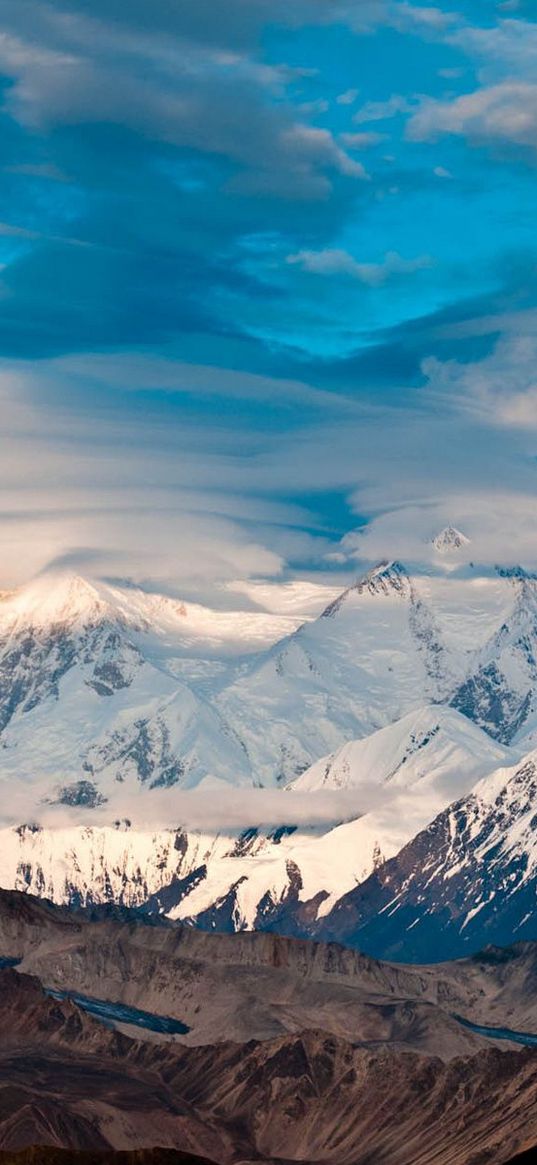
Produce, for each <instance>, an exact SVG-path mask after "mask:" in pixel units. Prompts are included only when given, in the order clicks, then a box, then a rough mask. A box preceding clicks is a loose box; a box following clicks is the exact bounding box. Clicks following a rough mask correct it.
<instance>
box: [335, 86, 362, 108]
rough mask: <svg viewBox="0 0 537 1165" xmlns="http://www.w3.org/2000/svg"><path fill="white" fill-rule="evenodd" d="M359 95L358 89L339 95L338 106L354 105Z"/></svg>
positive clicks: (348, 90)
mask: <svg viewBox="0 0 537 1165" xmlns="http://www.w3.org/2000/svg"><path fill="white" fill-rule="evenodd" d="M358 93H359V90H358V89H346V90H345V92H344V93H338V96H337V97H336V101H337V103H338V105H354V102H355V101H356V98H357V96H358Z"/></svg>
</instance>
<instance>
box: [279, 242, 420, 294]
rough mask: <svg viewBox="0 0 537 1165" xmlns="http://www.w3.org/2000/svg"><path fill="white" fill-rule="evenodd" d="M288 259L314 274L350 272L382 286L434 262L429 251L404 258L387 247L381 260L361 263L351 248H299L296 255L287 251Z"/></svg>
mask: <svg viewBox="0 0 537 1165" xmlns="http://www.w3.org/2000/svg"><path fill="white" fill-rule="evenodd" d="M286 261H287V263H290V264H295V265H296V266H299V267H301V268H302V270H303V271H309V272H311V273H312V274H314V275H348V276H350V277H351V278H352V279H357V280H358V282H359V283H365V284H367V286H369V287H381V286H382V284H384V283H386V282H387V281H388V280H389V279H391V278H392V277H393V276H397V275H413V274H414V273H415V272H416V271H423V270H424V269H426V268H428V267H431V265H432V259H431V258H430V256H428V255H419V256H418V257H417V258H415V259H403V257H402V256H401V255H399V254H398V253H397V251H388V253H387V254H386V255H385V257H384V260H383V262H382V263H360V262H358V260H357V259H355V258H353V256H352V255H350V254H349V252H348V251H344V250H339V249H337V248H336V249H333V250H330V249H326V250H323V251H298V252H297V253H296V254H295V255H288V256H287V260H286Z"/></svg>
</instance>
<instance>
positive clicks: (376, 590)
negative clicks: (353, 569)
mask: <svg viewBox="0 0 537 1165" xmlns="http://www.w3.org/2000/svg"><path fill="white" fill-rule="evenodd" d="M354 590H357V591H358V592H359V593H360V594H362V593H363V592H364V591H369V593H370V594H372V595H380V594H385V595H389V594H393V593H394V592H395V593H397V594H399V595H401V596H404V595H406V594H407V593H408V592H409V590H410V579H409V577H408V573H407V571H406V569H405V567H404V566H403V565H402V563H401V562H379V563H378V564H377V566H374V567H373V569H372V570H369V571H368V572H367V574H366V575H365V577H364V578H362V579H360V581H359V582H357V583H356V585H355V587H354Z"/></svg>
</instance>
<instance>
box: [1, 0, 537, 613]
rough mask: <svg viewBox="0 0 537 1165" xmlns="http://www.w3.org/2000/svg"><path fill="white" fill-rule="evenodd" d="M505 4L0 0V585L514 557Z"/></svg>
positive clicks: (524, 474)
mask: <svg viewBox="0 0 537 1165" xmlns="http://www.w3.org/2000/svg"><path fill="white" fill-rule="evenodd" d="M534 16H535V14H534V12H533V11H532V5H531V4H529V3H525V2H523V0H520V2H519V3H515V2H514V0H509V3H505V2H504V3H498V4H491V3H489V0H486V2H485V0H473V3H471V4H470V3H469V0H461V3H460V4H458V5H456V6H455V5H452V4H451V3H449V2H447V0H446V2H443V3H439V4H437V5H425V4H421V3H416V4H410V3H407V2H406V0H363V2H362V3H360V4H359V5H357V4H355V3H348V2H346V0H335V2H334V3H333V4H332V3H331V4H330V5H327V4H326V3H325V0H296V3H294V4H292V5H289V4H285V5H284V4H283V3H281V2H280V0H275V2H272V3H271V4H269V3H268V0H230V2H229V3H228V4H226V6H225V13H224V9H223V7H222V5H221V4H220V3H219V2H217V0H199V3H196V4H195V5H193V4H191V3H189V2H187V0H184V2H183V0H177V2H176V3H173V4H172V3H169V2H168V0H154V3H152V4H151V6H150V9H149V8H148V6H147V4H146V3H145V0H144V2H142V0H132V2H131V3H130V4H128V5H126V4H124V3H120V0H107V2H106V3H104V0H91V3H90V2H89V0H88V2H86V0H76V3H75V0H4V3H3V5H2V12H1V16H0V72H1V74H2V99H1V103H0V123H1V129H2V140H3V159H2V166H1V175H2V181H1V184H0V197H1V204H0V303H1V307H2V311H1V313H0V361H1V363H0V403H1V407H2V430H1V433H0V482H1V484H2V490H3V502H2V508H1V511H0V534H1V537H2V546H3V552H4V553H3V559H2V561H3V565H2V578H1V579H0V583H1V584H2V585H11V583H13V582H16V581H20V580H22V579H23V578H24V577H26V576H27V575H28V574H31V573H32V572H34V571H36V570H39V569H42V568H43V567H44V566H45V565H46V563H47V562H50V561H55V560H58V559H60V560H62V561H69V562H76V561H78V562H80V563H83V564H84V566H85V567H86V568H87V569H88V571H91V570H93V571H97V572H102V573H117V574H122V575H124V574H135V575H136V576H137V577H138V578H141V579H160V580H166V582H167V584H169V585H171V582H172V581H173V583H174V584H175V585H176V586H177V588H178V589H181V588H183V589H186V590H188V589H189V588H190V590H191V591H192V592H193V593H195V592H196V591H197V590H198V589H200V588H201V589H203V588H205V591H207V592H211V589H212V590H213V591H214V592H215V593H216V592H217V591H218V588H219V586H220V585H221V584H222V583H225V582H228V581H230V580H232V579H234V578H237V577H243V576H249V577H257V576H280V575H281V576H283V577H287V575H288V574H296V573H298V574H308V573H313V572H325V571H329V570H336V569H340V570H341V572H342V579H344V578H345V577H346V572H351V571H353V570H355V569H358V563H362V562H364V563H365V562H366V561H369V560H370V559H371V558H374V557H377V556H379V555H380V554H382V555H385V554H388V555H389V554H392V553H397V554H403V553H408V554H417V553H418V549H419V547H423V545H424V544H425V542H426V539H427V538H428V537H429V534H430V532H432V533H434V527H435V526H437V525H439V524H443V523H444V522H445V520H451V521H453V522H455V523H456V524H458V525H461V526H462V527H463V528H466V527H468V531H469V532H470V533H471V534H472V537H475V538H478V539H481V542H480V547H481V551H480V552H481V553H482V557H483V561H489V560H490V561H492V560H494V559H495V558H505V556H506V554H510V555H516V556H518V557H520V558H524V559H525V560H526V561H531V562H532V563H535V562H536V560H537V551H536V550H535V546H536V545H537V539H535V537H534V534H535V533H536V531H534V520H533V502H534V497H535V486H536V482H535V455H536V452H537V450H536V448H535V445H536V440H537V434H536V428H537V388H536V381H535V373H534V368H535V356H536V352H535V343H536V339H535V338H536V334H537V323H536V312H537V279H536V272H537V255H536V250H535V237H534V208H535V182H536V173H535V158H536V152H535V151H536V146H537V122H536V117H535V112H534V111H535V109H536V108H537V102H536V100H535V97H536V92H535V90H536V86H535V65H536V63H537V24H536V23H535V19H534ZM470 527H471V529H470ZM357 530H358V533H357V532H356V531H357ZM506 530H508V531H509V547H508V548H507V549H506V547H505V541H506V534H505V532H506Z"/></svg>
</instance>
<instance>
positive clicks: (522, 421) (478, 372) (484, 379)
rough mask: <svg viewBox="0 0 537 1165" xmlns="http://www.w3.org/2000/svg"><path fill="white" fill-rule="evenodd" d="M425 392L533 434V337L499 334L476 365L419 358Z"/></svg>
mask: <svg viewBox="0 0 537 1165" xmlns="http://www.w3.org/2000/svg"><path fill="white" fill-rule="evenodd" d="M423 371H424V373H425V375H426V376H427V378H428V381H429V386H430V388H431V390H432V391H433V392H434V393H435V394H436V395H437V397H438V398H439V399H440V398H441V399H443V400H449V401H450V402H451V404H452V405H454V404H456V405H457V407H459V408H461V409H463V410H466V411H468V412H471V413H474V414H477V415H478V416H480V417H482V418H483V419H484V420H486V421H489V422H491V423H492V424H494V425H499V426H502V427H506V428H513V429H521V430H522V431H523V432H527V431H528V430H533V431H536V432H537V336H536V335H535V334H526V335H514V336H505V337H503V338H502V339H501V340H499V341H498V343H497V344H496V346H495V348H494V350H493V352H492V353H491V354H490V356H488V357H487V358H486V359H485V360H483V361H481V362H480V363H479V364H469V365H468V364H459V363H458V362H457V361H449V362H446V363H441V362H440V361H438V360H435V359H434V358H431V359H429V360H425V361H424V364H423Z"/></svg>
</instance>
